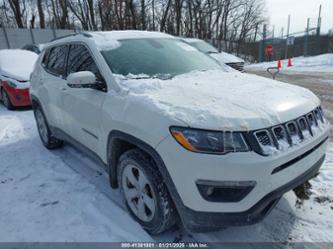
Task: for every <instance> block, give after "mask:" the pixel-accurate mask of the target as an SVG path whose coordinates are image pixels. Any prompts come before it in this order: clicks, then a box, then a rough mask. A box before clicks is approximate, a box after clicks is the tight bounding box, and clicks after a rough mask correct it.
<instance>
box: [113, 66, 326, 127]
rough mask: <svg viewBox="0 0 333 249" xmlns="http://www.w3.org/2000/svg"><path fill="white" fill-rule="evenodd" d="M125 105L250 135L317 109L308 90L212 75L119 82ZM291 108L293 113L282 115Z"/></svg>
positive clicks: (236, 76) (227, 74) (258, 79)
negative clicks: (125, 95)
mask: <svg viewBox="0 0 333 249" xmlns="http://www.w3.org/2000/svg"><path fill="white" fill-rule="evenodd" d="M117 79H118V81H119V84H120V85H122V86H123V87H124V88H129V90H130V91H129V98H128V99H129V101H132V104H131V105H132V106H133V105H143V104H144V103H145V106H144V107H143V108H145V110H150V109H151V108H154V107H155V108H156V109H155V110H154V111H155V112H157V111H158V112H162V113H163V114H165V115H166V116H168V117H171V118H177V119H178V120H181V121H183V122H184V123H186V124H187V125H189V126H191V127H197V128H204V129H217V130H230V131H233V130H245V131H246V130H256V129H261V128H263V127H269V126H273V125H276V124H280V123H282V122H285V121H288V120H291V119H294V118H295V116H301V115H303V114H304V108H307V109H308V111H310V110H312V109H314V108H315V107H317V106H318V105H319V100H318V98H317V97H316V96H315V95H314V94H313V93H311V92H310V91H309V90H306V89H304V88H301V87H298V86H293V85H288V84H285V83H281V82H278V81H273V80H270V79H266V78H263V77H258V76H255V75H249V74H242V73H238V72H233V73H231V72H223V71H219V70H214V71H213V70H212V71H206V72H191V73H188V74H184V75H179V76H176V77H174V78H172V79H168V80H161V79H155V78H154V79H124V77H121V76H118V77H117ZM290 109H294V110H293V112H290V111H288V112H285V110H290Z"/></svg>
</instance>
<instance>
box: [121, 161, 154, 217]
mask: <svg viewBox="0 0 333 249" xmlns="http://www.w3.org/2000/svg"><path fill="white" fill-rule="evenodd" d="M122 187H123V191H124V196H125V199H126V202H127V204H128V206H129V208H130V209H131V211H132V212H133V213H134V214H135V215H136V216H137V218H139V219H140V220H142V221H144V222H149V221H151V220H152V219H153V217H154V214H155V212H156V197H155V194H154V192H153V189H152V186H151V183H150V182H149V181H148V179H147V177H146V175H145V174H144V172H143V171H142V170H141V169H139V168H138V167H137V166H135V165H132V164H129V165H127V166H126V167H125V168H124V170H123V174H122Z"/></svg>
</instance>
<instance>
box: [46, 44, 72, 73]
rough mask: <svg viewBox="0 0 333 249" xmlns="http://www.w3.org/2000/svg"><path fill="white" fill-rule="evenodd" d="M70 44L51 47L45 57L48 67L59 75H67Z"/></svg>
mask: <svg viewBox="0 0 333 249" xmlns="http://www.w3.org/2000/svg"><path fill="white" fill-rule="evenodd" d="M67 52H68V46H67V45H63V46H58V47H54V48H51V50H50V52H49V53H48V55H47V56H46V57H47V58H46V57H45V58H46V60H47V64H46V68H47V69H48V70H49V71H50V72H51V73H54V74H56V75H59V76H65V75H66V59H67Z"/></svg>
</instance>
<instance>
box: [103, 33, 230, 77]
mask: <svg viewBox="0 0 333 249" xmlns="http://www.w3.org/2000/svg"><path fill="white" fill-rule="evenodd" d="M119 42H120V43H121V46H119V47H117V48H116V49H111V50H104V51H101V53H102V55H103V56H104V58H105V60H106V62H107V64H108V65H109V67H110V68H111V70H112V72H113V73H115V74H121V75H124V76H128V75H140V77H144V76H148V77H159V78H162V77H161V76H163V75H164V76H165V75H168V76H171V77H172V76H175V75H179V74H184V73H188V72H191V71H206V70H214V69H220V70H225V69H224V68H222V67H221V66H220V65H219V63H217V62H216V61H215V60H214V59H212V58H210V57H209V56H207V55H205V54H203V53H201V52H200V51H198V50H197V49H195V48H193V47H192V46H190V45H188V44H187V43H185V42H183V41H179V40H176V39H167V38H143V39H125V40H119ZM142 75H143V76H142ZM163 78H165V77H163Z"/></svg>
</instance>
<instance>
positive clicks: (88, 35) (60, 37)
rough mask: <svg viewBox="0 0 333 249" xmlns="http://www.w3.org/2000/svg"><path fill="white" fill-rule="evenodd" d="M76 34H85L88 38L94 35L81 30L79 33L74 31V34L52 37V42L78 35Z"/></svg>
mask: <svg viewBox="0 0 333 249" xmlns="http://www.w3.org/2000/svg"><path fill="white" fill-rule="evenodd" d="M76 35H83V36H85V37H88V38H90V37H92V35H91V34H89V33H86V32H79V33H73V34H69V35H63V36H59V37H56V38H54V39H52V40H51V41H50V42H53V41H57V40H60V39H63V38H67V37H71V36H76Z"/></svg>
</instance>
